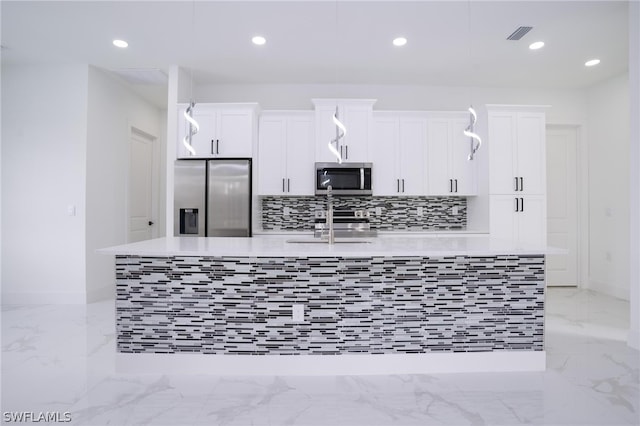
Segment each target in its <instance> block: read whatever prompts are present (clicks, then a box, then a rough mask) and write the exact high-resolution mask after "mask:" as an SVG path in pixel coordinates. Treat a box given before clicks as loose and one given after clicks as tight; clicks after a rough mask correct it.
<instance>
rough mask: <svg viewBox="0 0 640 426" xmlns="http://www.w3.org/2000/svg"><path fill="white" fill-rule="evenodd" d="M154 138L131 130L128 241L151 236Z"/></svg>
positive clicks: (131, 241) (140, 239)
mask: <svg viewBox="0 0 640 426" xmlns="http://www.w3.org/2000/svg"><path fill="white" fill-rule="evenodd" d="M152 178H153V139H150V138H147V137H145V136H143V135H140V134H138V133H135V132H133V133H132V135H131V144H130V161H129V188H128V193H129V195H128V198H129V200H128V203H127V206H128V207H127V219H128V232H127V242H129V243H133V242H136V241H143V240H148V239H151V238H152V226H153V219H152V202H153V192H152V191H153V188H152Z"/></svg>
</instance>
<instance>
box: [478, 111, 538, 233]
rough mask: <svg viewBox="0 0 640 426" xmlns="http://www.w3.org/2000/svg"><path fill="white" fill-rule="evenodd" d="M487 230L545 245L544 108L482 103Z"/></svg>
mask: <svg viewBox="0 0 640 426" xmlns="http://www.w3.org/2000/svg"><path fill="white" fill-rule="evenodd" d="M487 117H488V145H489V175H490V176H489V208H490V215H489V217H490V221H489V232H490V233H491V235H492V236H493V237H496V238H501V239H509V240H515V241H519V242H522V243H531V244H539V245H546V241H547V203H546V166H545V163H546V155H545V143H546V141H545V127H546V118H545V108H544V107H535V106H513V105H487Z"/></svg>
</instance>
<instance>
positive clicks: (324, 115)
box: [313, 99, 375, 162]
mask: <svg viewBox="0 0 640 426" xmlns="http://www.w3.org/2000/svg"><path fill="white" fill-rule="evenodd" d="M374 103H375V100H373V99H313V104H314V105H315V117H316V123H315V125H316V150H315V159H316V161H317V162H336V161H337V159H336V157H335V156H334V155H333V154H332V153H331V151H329V148H328V144H329V142H331V141H332V140H334V139H335V138H336V125H335V124H334V122H333V115H334V114H335V112H336V108H337V110H338V119H339V120H340V121H341V122H342V123H343V124H344V125H345V127H346V129H347V132H346V134H345V136H344V138H342V139H340V140H339V145H338V150H339V151H340V153H341V154H340V155H341V156H342V160H343V161H345V162H362V161H369V152H368V145H369V141H370V138H371V123H372V114H373V104H374Z"/></svg>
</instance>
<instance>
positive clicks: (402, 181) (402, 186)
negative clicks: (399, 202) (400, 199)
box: [402, 179, 404, 192]
mask: <svg viewBox="0 0 640 426" xmlns="http://www.w3.org/2000/svg"><path fill="white" fill-rule="evenodd" d="M402 192H404V179H402Z"/></svg>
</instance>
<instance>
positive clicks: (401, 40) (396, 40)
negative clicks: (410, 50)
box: [393, 37, 407, 46]
mask: <svg viewBox="0 0 640 426" xmlns="http://www.w3.org/2000/svg"><path fill="white" fill-rule="evenodd" d="M405 44H407V39H406V38H404V37H397V38H394V39H393V45H394V46H404V45H405Z"/></svg>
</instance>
